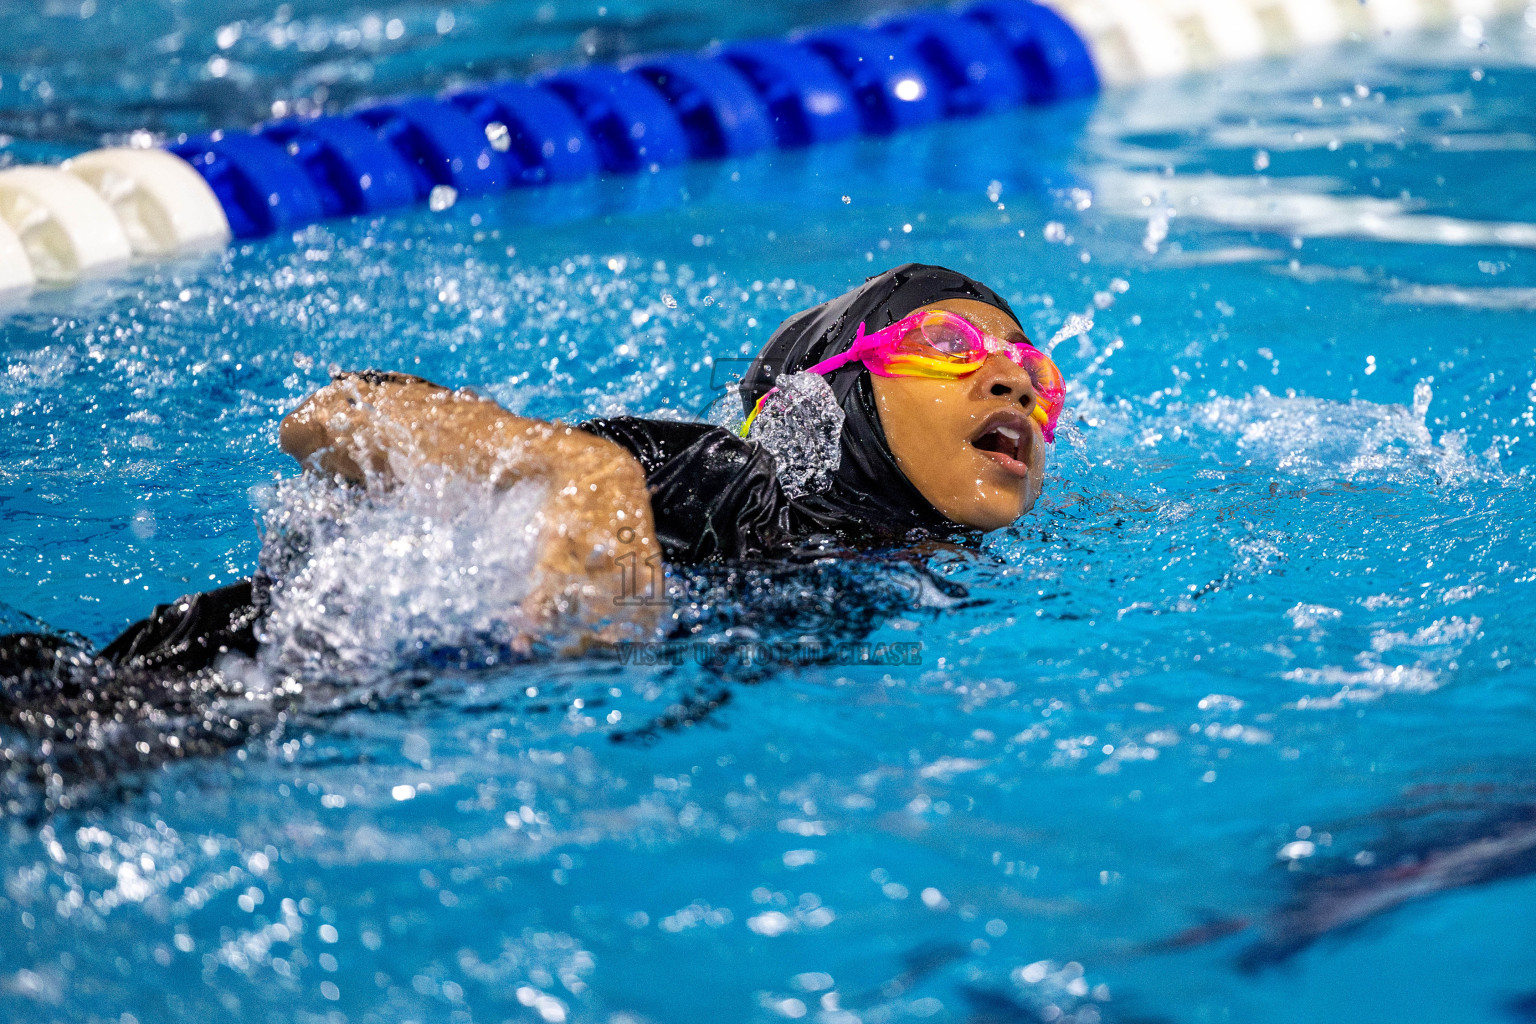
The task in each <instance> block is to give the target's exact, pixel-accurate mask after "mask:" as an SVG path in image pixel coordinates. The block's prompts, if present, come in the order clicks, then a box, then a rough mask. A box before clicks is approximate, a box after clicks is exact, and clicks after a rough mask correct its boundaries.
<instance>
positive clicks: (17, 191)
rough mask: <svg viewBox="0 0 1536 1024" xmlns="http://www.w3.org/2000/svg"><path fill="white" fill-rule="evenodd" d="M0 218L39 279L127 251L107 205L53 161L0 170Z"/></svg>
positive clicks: (118, 259)
mask: <svg viewBox="0 0 1536 1024" xmlns="http://www.w3.org/2000/svg"><path fill="white" fill-rule="evenodd" d="M0 220H4V221H5V222H6V224H7V225H9V226H10V229H11V230H12V231H13V232H15V234H16V237H17V239H18V240H19V241H20V242H21V246H22V250H23V252H24V253H25V256H26V258H27V261H28V262H29V263H30V264H31V270H32V273H33V275H34V276H35V277H36V279H37V280H39V281H70V280H73V279H74V278H76V277H79V276H80V275H81V274H82V273H88V272H90V271H93V270H98V269H103V268H106V267H110V266H114V265H116V264H119V263H126V262H127V261H128V258H129V257H130V256H132V255H133V249H132V247H131V246H130V245H129V244H128V236H127V235H125V234H124V233H123V227H122V225H121V224H119V223H118V221H117V216H116V215H115V214H114V213H113V212H112V207H110V206H108V205H107V204H106V201H105V200H103V199H102V198H101V197H100V196H99V195H97V194H96V192H95V191H94V190H93V189H92V188H91V187H90V186H89V185H87V184H86V183H85V182H83V181H81V180H80V179H79V178H77V177H75V176H74V175H72V174H65V173H64V172H63V171H61V170H59V169H58V168H57V167H12V168H10V169H8V170H4V171H0ZM14 274H15V271H12V272H11V273H7V274H5V275H4V276H6V277H10V276H14Z"/></svg>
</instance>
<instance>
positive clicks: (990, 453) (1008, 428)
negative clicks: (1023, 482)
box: [971, 412, 1033, 477]
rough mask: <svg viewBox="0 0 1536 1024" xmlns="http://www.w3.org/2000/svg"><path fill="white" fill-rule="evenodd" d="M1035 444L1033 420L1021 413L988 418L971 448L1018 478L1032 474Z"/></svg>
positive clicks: (972, 439)
mask: <svg viewBox="0 0 1536 1024" xmlns="http://www.w3.org/2000/svg"><path fill="white" fill-rule="evenodd" d="M1032 440H1033V438H1032V436H1031V434H1030V429H1029V417H1027V416H1025V415H1024V414H1023V413H1021V412H998V413H993V414H992V415H991V416H988V417H987V419H986V420H985V421H984V422H983V423H982V424H981V431H980V433H978V434H977V435H976V436H975V437H973V438H971V447H973V448H975V449H976V450H977V451H979V452H981V453H982V454H983V455H985V456H987V457H988V458H990V459H991V460H992V461H993V462H996V463H997V464H998V465H999V466H1001V467H1002V468H1003V469H1005V470H1007V471H1008V472H1010V473H1012V474H1014V475H1015V476H1021V477H1022V476H1027V475H1028V473H1029V447H1030V442H1031V441H1032Z"/></svg>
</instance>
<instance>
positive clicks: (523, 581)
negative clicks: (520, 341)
mask: <svg viewBox="0 0 1536 1024" xmlns="http://www.w3.org/2000/svg"><path fill="white" fill-rule="evenodd" d="M419 476H420V478H418V479H415V480H412V481H411V482H410V483H409V484H408V485H406V486H403V487H400V488H398V489H396V490H394V491H392V492H388V493H387V494H375V493H369V492H366V491H363V490H360V489H357V488H350V487H345V486H338V485H336V484H333V483H331V482H329V481H325V480H318V479H311V478H307V477H300V478H297V479H293V480H287V481H284V482H282V483H281V484H279V485H278V486H277V487H276V488H275V489H274V491H273V493H272V498H271V505H270V507H268V509H267V510H266V513H265V515H264V517H263V521H264V527H265V530H264V537H263V543H262V551H261V567H262V571H264V572H266V573H267V574H268V575H270V576H271V577H272V578H273V580H274V586H273V597H272V608H271V612H270V613H269V614H268V616H267V619H266V622H265V624H264V626H263V629H264V635H263V648H262V656H261V664H262V666H263V667H264V668H266V669H268V670H269V671H270V672H272V673H273V674H274V675H276V676H297V677H300V678H308V679H322V678H336V677H337V676H342V677H350V678H357V679H361V680H366V679H370V678H376V677H377V676H378V675H379V674H380V673H381V672H386V671H390V670H393V669H395V668H397V667H399V666H401V665H409V664H411V663H420V662H421V661H422V660H423V659H428V660H431V659H432V658H433V657H434V656H437V657H438V658H439V660H440V658H441V655H442V653H443V652H448V651H452V652H456V657H455V658H454V660H455V661H465V660H472V661H474V662H475V663H477V664H495V663H496V662H497V661H498V660H499V659H503V658H506V657H509V656H511V654H512V652H516V651H526V649H527V647H528V643H527V641H526V639H525V634H526V631H525V626H526V625H527V623H526V622H525V621H524V613H523V611H522V609H521V608H520V607H519V602H520V601H521V600H522V599H523V598H524V597H526V596H527V595H528V594H529V593H530V592H531V591H532V588H533V585H534V582H535V565H536V561H537V554H538V550H539V539H540V535H541V532H542V528H543V523H542V517H541V516H540V514H539V511H540V508H541V506H542V502H543V493H542V490H541V489H540V488H538V487H536V486H534V485H528V484H519V485H514V486H513V487H512V488H510V489H508V490H506V491H502V492H497V491H494V490H492V489H490V488H488V487H485V486H479V485H475V484H472V483H469V482H466V481H464V480H461V479H459V478H457V477H452V476H438V477H429V476H425V475H419Z"/></svg>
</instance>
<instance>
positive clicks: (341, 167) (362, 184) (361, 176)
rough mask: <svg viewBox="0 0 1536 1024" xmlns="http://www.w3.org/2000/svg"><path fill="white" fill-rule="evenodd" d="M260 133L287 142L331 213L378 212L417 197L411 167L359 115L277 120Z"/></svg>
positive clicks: (327, 211)
mask: <svg viewBox="0 0 1536 1024" xmlns="http://www.w3.org/2000/svg"><path fill="white" fill-rule="evenodd" d="M256 133H257V134H258V135H260V136H261V137H262V138H264V139H267V140H269V141H271V142H275V143H277V144H278V145H279V146H281V147H283V149H284V150H286V151H287V153H288V155H289V156H290V157H291V158H293V160H295V161H297V163H298V164H299V166H300V167H301V168H303V169H304V170H305V171H306V172H307V173H308V175H309V178H310V181H311V182H313V183H314V185H315V186H316V188H317V189H318V190H319V193H320V201H321V204H322V205H323V206H324V207H325V213H326V215H327V216H330V217H347V216H352V215H355V214H359V213H377V212H378V211H380V210H387V209H389V208H391V207H394V206H405V205H407V204H408V203H413V202H415V201H416V188H415V184H414V176H413V174H412V172H411V168H410V167H409V166H408V165H407V164H406V162H405V160H404V159H403V158H402V157H401V156H400V154H399V153H397V152H395V150H394V149H393V148H392V147H390V146H389V144H388V143H386V142H385V141H384V140H383V139H381V138H379V136H378V134H377V133H375V132H374V130H373V129H371V128H369V127H368V126H367V125H366V124H364V123H363V122H362V121H359V120H357V119H356V118H353V117H315V118H304V119H299V118H294V119H290V120H285V121H273V122H271V123H269V124H265V125H262V126H261V127H259V128H257V129H256Z"/></svg>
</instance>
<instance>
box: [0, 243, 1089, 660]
mask: <svg viewBox="0 0 1536 1024" xmlns="http://www.w3.org/2000/svg"><path fill="white" fill-rule="evenodd" d="M791 379H796V380H798V381H800V382H801V383H803V382H804V381H805V380H807V379H810V380H812V382H813V383H812V388H813V389H814V388H817V387H821V386H822V385H821V382H824V385H825V387H824V388H823V389H822V394H823V397H825V398H826V399H827V401H826V403H825V404H826V405H827V406H828V411H829V412H830V413H831V414H832V415H833V417H834V418H833V419H832V420H830V421H829V422H830V423H831V429H832V431H833V432H832V434H830V435H829V436H830V437H831V442H832V443H831V447H832V450H833V452H834V453H835V454H834V457H833V458H832V460H831V464H830V465H829V466H826V467H823V469H824V470H825V472H823V473H822V474H821V475H820V476H819V477H818V478H816V479H814V480H812V481H811V482H809V483H808V484H803V485H801V484H797V485H795V486H787V477H783V476H782V474H781V468H782V467H781V466H780V465H779V464H778V462H777V461H776V459H775V456H774V453H773V451H772V450H771V447H772V446H771V445H770V444H768V443H766V439H767V437H768V435H769V434H771V433H772V430H771V429H770V428H771V426H772V422H773V420H774V418H775V416H780V417H782V416H784V415H788V416H789V417H790V418H789V419H788V420H787V421H784V422H790V423H797V422H799V421H797V420H795V419H794V418H793V417H794V412H795V410H794V409H793V408H792V406H793V404H794V403H793V401H792V400H791V399H792V397H793V396H792V395H791V394H790V392H791V390H794V391H795V393H796V394H799V393H801V392H802V391H804V390H805V389H804V388H799V387H797V388H795V389H791V387H790V385H789V381H790V380H791ZM780 382H784V384H785V387H784V388H783V389H780V387H779V384H780ZM740 393H741V398H742V402H743V406H744V409H743V412H744V413H745V414H747V423H746V424H745V426H744V427H743V429H742V430H741V431H740V432H739V433H738V432H733V431H731V430H728V429H726V428H724V427H720V426H713V425H710V424H706V423H685V422H673V421H659V420H647V419H639V418H634V417H619V418H613V419H598V420H591V421H588V422H585V423H582V424H580V425H577V426H567V425H563V424H559V423H547V422H543V421H540V420H535V419H530V418H527V417H522V416H517V415H514V414H513V413H510V412H508V411H507V410H505V409H503V408H501V407H500V406H499V405H497V404H496V403H494V402H492V401H490V400H488V399H485V398H482V397H480V396H478V395H475V394H473V393H471V392H469V391H452V390H449V389H447V388H443V387H440V386H438V385H436V384H432V383H430V382H428V381H426V380H423V379H421V378H419V377H413V376H409V375H406V374H399V373H387V372H375V371H364V372H357V373H342V374H338V375H337V376H336V378H335V379H334V380H333V381H332V382H331V383H330V384H328V385H327V386H325V387H324V388H321V389H320V390H319V391H317V392H316V393H315V394H313V395H311V396H309V398H307V399H306V400H305V401H304V402H303V403H302V404H301V405H300V406H299V407H298V408H297V409H295V410H294V411H293V412H292V413H290V414H289V415H288V416H287V417H286V418H285V419H284V420H283V422H282V426H281V430H280V434H279V441H280V444H281V446H282V448H283V450H284V451H286V452H287V453H288V454H290V455H292V456H293V457H294V458H295V459H296V460H298V462H299V463H300V465H301V466H302V467H303V469H304V471H305V472H309V473H319V474H325V475H328V476H332V477H339V478H341V479H343V480H346V481H348V482H351V483H353V484H358V485H364V486H366V487H368V488H370V490H375V489H380V490H387V489H388V488H389V487H391V486H393V485H394V484H395V483H396V482H397V481H398V480H401V479H407V478H413V477H415V476H416V475H417V474H419V473H420V472H421V471H423V470H427V471H432V472H440V473H443V474H449V475H452V476H456V477H458V478H461V479H463V480H468V481H476V482H480V483H482V484H484V485H487V486H490V487H494V488H506V487H510V486H513V485H515V484H518V483H520V482H534V483H537V484H542V485H543V486H544V487H545V488H546V489H547V493H548V495H549V497H548V499H547V504H546V506H545V509H544V516H545V520H546V528H545V530H544V532H543V543H542V547H541V548H540V551H539V555H538V560H537V566H538V571H537V579H538V585H537V587H536V588H535V589H534V591H533V593H532V594H531V596H529V597H527V598H525V599H524V601H523V602H522V611H523V613H524V614H525V615H526V616H527V617H528V621H530V622H532V623H535V624H538V625H539V628H543V627H549V628H553V627H554V626H555V624H557V623H561V622H566V623H568V622H570V621H572V620H573V619H574V620H576V621H579V622H581V623H583V624H585V625H586V626H587V627H588V628H589V629H590V631H591V632H590V635H591V636H593V637H595V638H596V639H598V640H599V641H605V640H606V641H614V640H621V639H624V638H628V637H636V636H639V637H644V636H646V635H654V634H655V630H656V628H657V625H658V623H657V619H656V610H655V606H654V605H649V606H648V605H643V604H642V605H635V604H633V603H629V604H626V603H625V602H623V601H620V600H616V599H618V598H620V597H621V596H622V595H623V588H624V586H625V578H624V569H625V566H626V564H628V565H631V566H632V565H634V564H635V562H634V561H632V560H629V556H630V555H633V556H635V559H637V560H638V561H639V562H640V563H645V562H647V561H651V560H653V559H657V558H660V559H664V560H665V561H666V562H667V563H669V564H672V565H691V564H700V563H710V562H718V561H722V560H732V559H744V558H749V559H753V558H755V559H761V558H772V557H774V556H775V555H776V554H779V553H783V552H787V551H791V550H793V549H795V548H797V547H803V546H805V545H822V546H823V547H825V546H827V545H834V546H841V547H844V548H868V547H887V548H898V547H907V546H911V545H913V544H916V543H919V542H921V541H924V540H932V539H956V538H964V537H974V536H976V535H978V534H980V533H982V532H986V531H990V530H996V529H1000V528H1002V527H1005V526H1008V525H1009V524H1011V523H1013V522H1015V521H1016V520H1018V519H1019V518H1020V517H1021V516H1023V515H1024V514H1025V513H1027V512H1029V510H1030V509H1031V508H1032V507H1033V506H1034V504H1035V502H1036V500H1037V498H1038V497H1039V495H1040V490H1041V486H1042V482H1043V472H1044V465H1045V461H1046V451H1047V446H1048V445H1049V444H1050V443H1052V442H1053V440H1054V431H1055V427H1056V420H1057V417H1058V416H1059V414H1060V412H1061V402H1062V381H1061V376H1060V374H1059V373H1058V372H1057V370H1056V367H1055V366H1054V365H1053V364H1052V363H1051V361H1050V360H1049V359H1048V358H1047V357H1046V356H1045V355H1044V354H1043V353H1041V352H1040V351H1039V350H1037V349H1036V348H1034V346H1033V345H1031V344H1030V342H1029V340H1028V338H1027V336H1026V334H1025V332H1024V330H1023V327H1022V326H1021V325H1020V323H1019V320H1018V318H1017V317H1016V316H1015V315H1014V313H1013V311H1012V310H1011V309H1010V308H1009V306H1008V304H1007V302H1006V301H1004V300H1003V299H1002V298H1001V297H1000V296H999V295H997V293H995V292H993V291H992V290H991V289H990V288H988V287H987V286H986V285H984V284H981V283H980V282H978V281H975V280H972V279H971V278H969V277H966V276H964V275H963V274H959V273H956V272H954V271H951V270H946V269H944V268H942V267H935V266H925V265H921V264H907V265H905V266H901V267H898V268H896V269H894V270H891V271H889V272H887V273H885V274H881V275H879V276H877V277H874V278H871V279H869V280H868V281H866V282H865V283H864V284H863V285H862V286H860V287H858V288H856V289H854V290H853V291H851V292H848V293H847V294H845V295H843V296H841V297H839V298H836V299H833V300H831V301H830V302H827V303H824V304H822V305H820V306H817V307H815V308H813V309H809V310H806V311H804V312H802V313H799V314H796V315H795V316H792V317H790V318H789V319H788V320H786V321H785V322H784V323H783V324H782V325H780V327H779V329H778V330H777V331H776V332H775V333H774V335H773V336H772V338H770V339H769V341H768V343H767V344H766V345H765V346H764V347H763V349H762V351H761V352H760V353H759V354H758V356H757V358H756V359H755V361H754V362H753V363H752V365H751V368H750V370H749V371H748V373H747V375H746V377H745V379H744V380H743V381H742V382H741V388H740ZM786 407H788V408H787V412H786ZM824 425H825V424H824ZM781 426H782V422H781ZM760 437H761V438H763V440H760V439H759V438H760ZM269 586H270V584H269V582H268V581H266V580H264V579H262V578H260V577H258V578H256V579H254V580H248V581H244V582H242V583H239V584H235V585H233V586H231V587H225V588H222V589H221V590H217V591H212V592H210V593H207V594H199V595H192V596H188V597H184V598H181V599H180V600H178V601H177V602H175V603H173V604H170V605H163V606H160V607H158V608H156V609H155V611H154V613H153V614H152V615H151V616H150V617H149V618H147V619H145V620H143V621H141V622H139V623H136V624H135V625H133V626H131V627H130V628H129V629H128V630H127V631H126V632H125V633H123V635H122V636H120V637H118V639H116V640H115V641H113V642H112V643H111V644H109V645H108V646H107V647H106V648H104V649H103V650H102V651H101V652H100V654H99V655H98V656H96V657H97V658H98V659H99V660H101V661H104V662H106V663H107V664H109V665H111V666H114V667H121V668H129V669H143V670H148V671H153V672H181V673H187V672H193V671H197V670H200V669H204V668H208V667H210V666H212V665H213V664H214V663H215V662H216V660H217V659H218V658H219V657H220V656H221V655H222V654H223V653H225V652H228V651H237V652H240V653H243V654H246V655H248V656H254V655H255V653H256V649H257V647H258V645H259V640H258V637H259V629H260V622H261V619H262V614H263V611H264V609H265V607H266V604H267V600H268V597H267V593H268V589H269ZM22 636H23V635H16V636H12V637H6V638H0V678H3V677H4V676H5V675H6V674H7V670H6V662H7V659H8V658H9V659H11V660H12V661H15V660H16V659H17V658H20V659H21V660H22V661H28V660H29V659H35V657H36V656H37V655H38V654H39V653H40V651H41V648H39V647H38V644H39V643H41V642H42V638H40V637H34V638H33V639H32V640H31V641H30V643H31V644H32V647H31V648H27V649H26V650H23V649H22V648H21V647H19V646H18V644H19V643H21V637H22ZM43 646H44V647H46V646H47V645H46V644H44V645H43ZM28 651H30V652H31V653H28Z"/></svg>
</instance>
